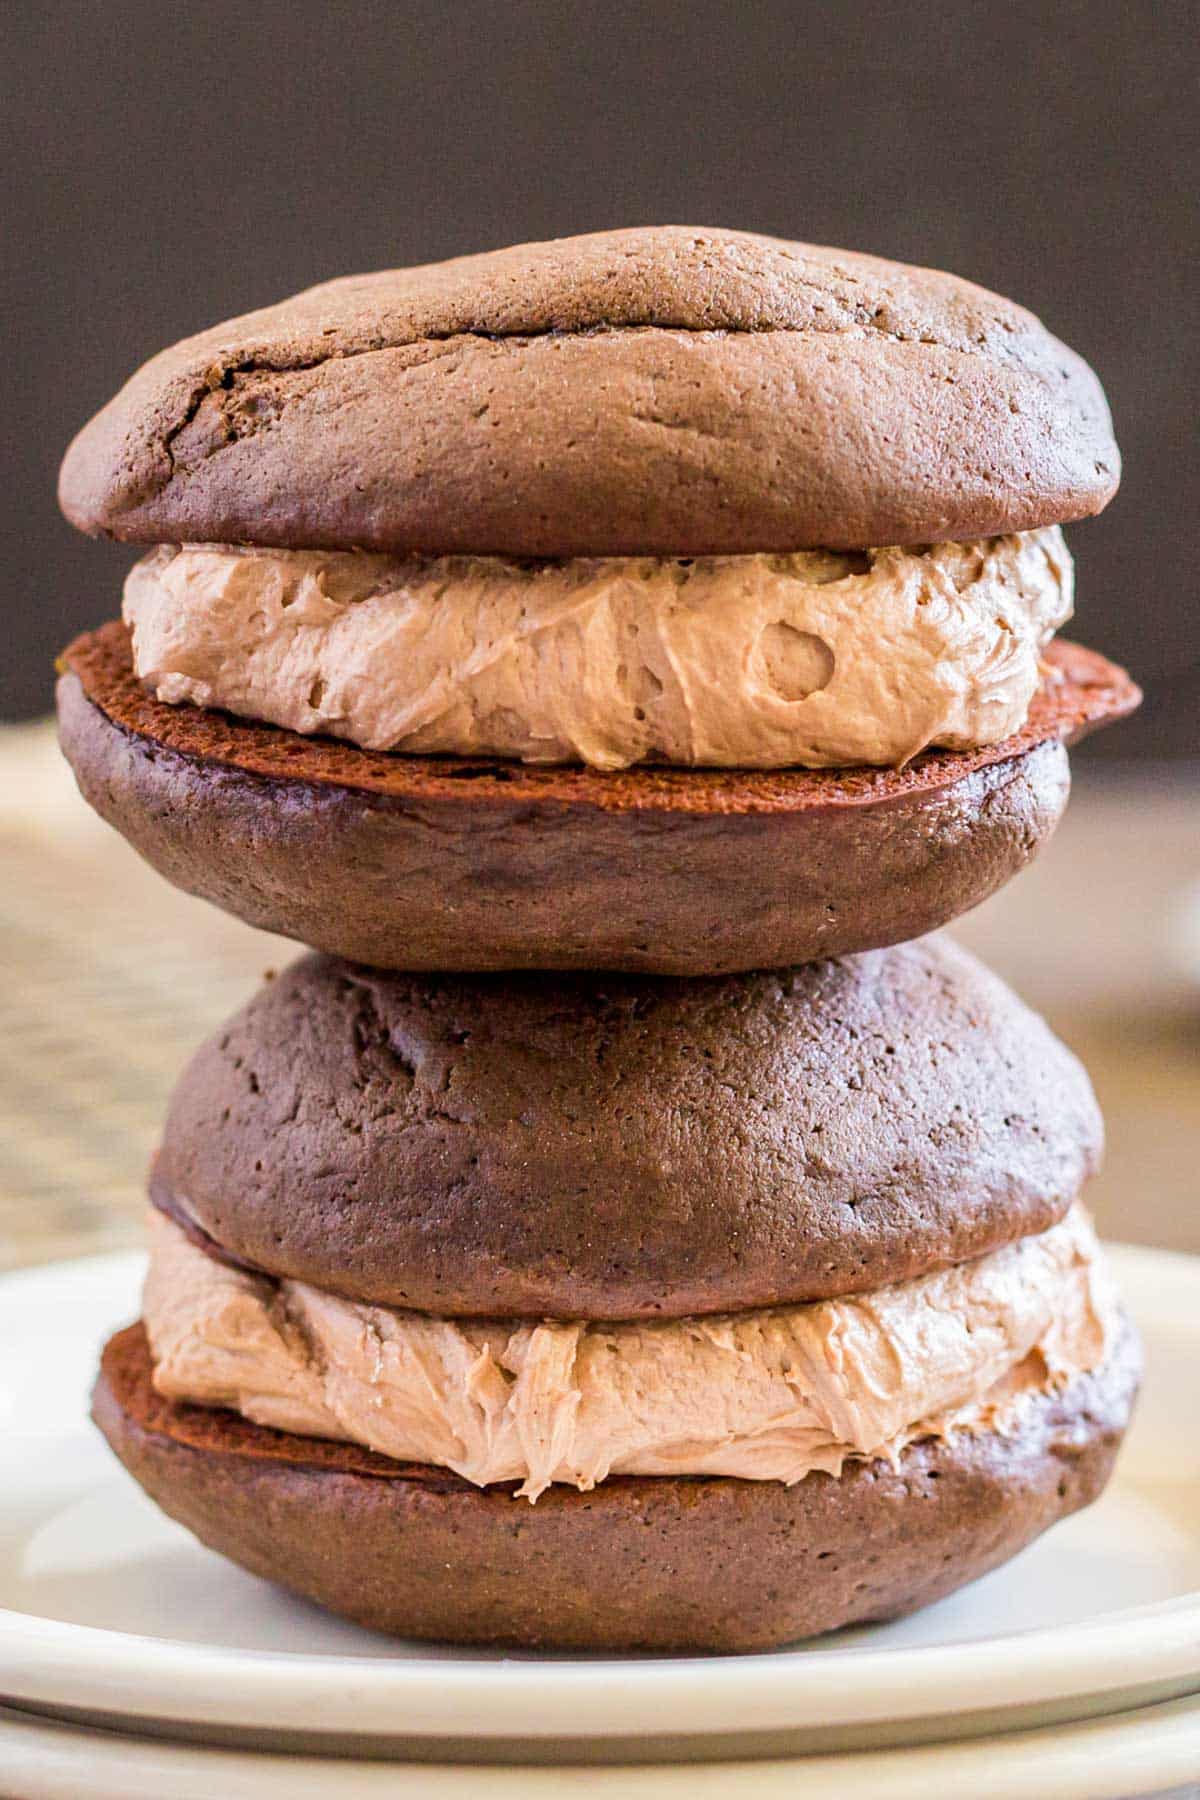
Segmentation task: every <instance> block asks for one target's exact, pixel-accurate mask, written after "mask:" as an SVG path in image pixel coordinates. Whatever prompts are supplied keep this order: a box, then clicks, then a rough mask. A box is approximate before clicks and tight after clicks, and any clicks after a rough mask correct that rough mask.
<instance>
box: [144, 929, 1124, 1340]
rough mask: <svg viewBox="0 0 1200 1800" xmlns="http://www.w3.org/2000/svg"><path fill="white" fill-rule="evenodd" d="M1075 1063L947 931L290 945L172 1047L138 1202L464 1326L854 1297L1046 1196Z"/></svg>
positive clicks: (973, 1240)
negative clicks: (803, 940)
mask: <svg viewBox="0 0 1200 1800" xmlns="http://www.w3.org/2000/svg"><path fill="white" fill-rule="evenodd" d="M1100 1147H1101V1126H1100V1118H1099V1114H1098V1112H1097V1110H1096V1103H1095V1100H1094V1098H1093V1096H1092V1091H1091V1087H1090V1085H1089V1083H1088V1079H1087V1076H1086V1075H1085V1073H1084V1071H1083V1070H1082V1068H1081V1067H1080V1065H1079V1064H1078V1062H1076V1060H1075V1058H1074V1057H1073V1056H1072V1055H1071V1054H1070V1052H1069V1051H1068V1050H1066V1049H1065V1048H1064V1047H1063V1045H1062V1044H1060V1043H1059V1042H1058V1041H1057V1040H1056V1039H1055V1038H1054V1037H1053V1036H1052V1035H1051V1033H1050V1032H1049V1031H1048V1030H1047V1028H1046V1026H1045V1025H1044V1024H1043V1023H1042V1021H1041V1020H1040V1019H1039V1018H1037V1017H1036V1016H1035V1014H1033V1013H1031V1012H1030V1011H1029V1010H1028V1009H1027V1008H1026V1007H1024V1006H1022V1005H1021V1003H1020V1002H1019V1001H1018V1000H1017V999H1016V998H1015V996H1014V995H1013V994H1011V993H1010V992H1009V990H1008V989H1007V988H1006V987H1005V986H1004V984H1003V983H1002V982H1000V981H998V980H997V979H996V977H995V976H993V975H991V974H989V973H988V972H987V970H985V969H984V968H982V967H981V965H980V964H979V963H978V962H976V961H975V960H974V959H973V958H972V957H970V956H968V955H967V954H966V953H965V952H964V951H962V950H959V949H958V948H957V947H956V946H954V945H952V944H950V943H948V942H946V941H944V940H936V939H934V940H929V941H927V942H924V943H916V944H907V945H904V946H902V947H900V948H896V949H892V950H887V951H877V952H875V953H873V954H869V955H865V956H860V957H854V958H850V959H847V960H846V961H843V962H826V963H814V964H810V965H808V966H806V967H804V968H800V969H791V970H782V971H778V972H771V973H764V974H756V975H741V976H728V977H725V978H723V979H711V978H710V979H703V980H695V981H680V980H669V979H658V980H654V979H649V978H640V979H633V978H629V977H624V978H622V977H620V976H602V975H581V976H550V975H528V976H514V975H508V976H492V977H487V976H477V977H474V978H468V977H462V976H457V977H456V976H441V977H429V976H411V975H408V976H406V975H396V974H393V975H387V974H383V973H381V972H377V971H374V970H371V969H367V968H362V967H356V966H351V965H349V964H346V963H340V962H336V961H333V960H332V959H330V958H327V957H308V958H305V959H304V960H302V961H301V962H298V963H296V964H294V965H293V966H292V967H291V968H290V969H288V970H287V971H286V973H285V974H283V975H282V976H280V977H279V978H277V979H276V980H274V981H271V982H269V983H268V984H267V985H266V986H265V987H264V988H263V989H262V990H261V991H260V992H259V994H258V995H257V996H256V997H255V998H254V999H253V1000H252V1001H251V1002H250V1004H249V1005H248V1006H247V1007H246V1008H245V1010H244V1011H243V1012H241V1013H240V1014H238V1015H237V1017H235V1018H234V1019H232V1020H231V1021H230V1022H229V1024H228V1025H227V1026H226V1027H225V1028H224V1030H222V1031H221V1032H219V1033H218V1034H217V1035H216V1036H215V1037H214V1038H212V1039H211V1040H210V1041H209V1043H207V1044H206V1045H205V1046H204V1047H203V1048H202V1049H201V1050H200V1051H198V1052H197V1054H196V1056H195V1058H194V1059H193V1061H192V1062H191V1064H190V1066H189V1067H188V1068H187V1069H186V1070H185V1072H184V1074H183V1076H182V1077H181V1079H180V1081H179V1084H178V1086H177V1088H176V1090H175V1094H174V1097H173V1099H172V1102H171V1106H170V1110H169V1112H168V1115H167V1120H166V1125H165V1128H164V1133H163V1141H162V1148H161V1150H160V1152H159V1155H158V1159H157V1162H156V1165H155V1168H154V1170H153V1173H152V1178H151V1197H152V1198H153V1200H154V1201H155V1203H156V1204H157V1205H158V1206H159V1207H160V1208H161V1209H162V1210H163V1211H164V1212H166V1213H168V1214H169V1215H170V1216H171V1217H173V1218H174V1219H176V1220H177V1221H178V1222H180V1223H181V1224H183V1225H185V1226H187V1227H189V1228H194V1229H196V1230H198V1231H199V1232H200V1233H202V1234H203V1235H204V1237H206V1238H208V1239H210V1240H215V1242H216V1243H217V1244H218V1245H220V1246H221V1247H222V1248H223V1249H224V1250H226V1251H227V1252H229V1253H231V1254H232V1255H233V1256H234V1257H235V1258H236V1259H238V1260H240V1261H242V1262H245V1263H247V1264H249V1265H250V1266H251V1267H253V1268H256V1269H259V1270H261V1271H263V1272H265V1273H267V1274H270V1275H274V1276H291V1277H294V1278H296V1279H298V1280H302V1281H307V1282H311V1283H313V1284H315V1285H316V1286H318V1287H321V1288H325V1289H329V1290H332V1291H334V1292H337V1293H341V1294H346V1295H349V1296H350V1297H352V1298H354V1299H361V1300H370V1301H375V1302H379V1303H382V1304H385V1305H390V1306H402V1307H414V1308H417V1309H419V1310H421V1311H423V1312H431V1313H449V1314H453V1315H461V1316H475V1317H479V1316H483V1317H487V1316H504V1317H514V1316H515V1317H530V1318H538V1317H543V1316H550V1317H557V1318H570V1319H632V1318H678V1317H680V1316H683V1315H685V1314H692V1313H714V1312H723V1311H727V1310H731V1309H734V1308H744V1307H760V1306H772V1305H777V1304H780V1303H783V1302H801V1301H808V1300H817V1299H823V1298H826V1297H829V1296H832V1295H837V1294H846V1293H855V1292H859V1291H862V1290H863V1289H868V1288H874V1287H879V1286H881V1285H883V1284H885V1283H887V1282H895V1281H904V1280H908V1279H910V1278H912V1277H914V1276H917V1275H923V1274H926V1273H928V1272H929V1271H931V1270H936V1269H941V1268H945V1267H946V1266H947V1265H949V1264H953V1263H961V1262H965V1261H967V1260H968V1259H969V1258H972V1257H976V1256H979V1255H981V1254H982V1253H984V1252H985V1251H988V1250H993V1249H996V1248H997V1247H998V1246H1000V1245H1002V1244H1006V1243H1009V1242H1010V1241H1011V1240H1012V1239H1013V1238H1017V1237H1021V1236H1024V1235H1025V1234H1027V1233H1030V1232H1040V1231H1044V1230H1045V1229H1046V1228H1047V1227H1048V1226H1050V1225H1052V1224H1054V1222H1055V1221H1056V1220H1057V1219H1059V1218H1061V1217H1062V1215H1063V1214H1064V1213H1065V1212H1066V1211H1067V1209H1068V1208H1069V1207H1070V1206H1071V1204H1072V1202H1073V1201H1074V1200H1075V1198H1076V1196H1077V1195H1078V1193H1079V1191H1080V1189H1081V1187H1082V1186H1083V1183H1084V1182H1085V1180H1086V1179H1087V1177H1088V1175H1089V1174H1090V1173H1091V1172H1092V1170H1093V1169H1094V1168H1095V1166H1096V1163H1097V1162H1098V1160H1099V1154H1100Z"/></svg>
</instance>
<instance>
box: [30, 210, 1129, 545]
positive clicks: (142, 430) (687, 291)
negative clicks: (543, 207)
mask: <svg viewBox="0 0 1200 1800" xmlns="http://www.w3.org/2000/svg"><path fill="white" fill-rule="evenodd" d="M1119 471H1120V464H1119V459H1118V454H1117V449H1116V445H1115V444H1114V442H1113V438H1112V429H1111V424H1110V421H1109V415H1108V409H1107V406H1106V403H1105V400H1104V395H1103V391H1102V389H1101V387H1100V384H1099V382H1098V381H1097V380H1096V378H1095V376H1094V375H1093V373H1092V371H1091V370H1090V369H1089V368H1088V366H1087V364H1086V363H1085V362H1083V361H1082V359H1081V358H1080V357H1078V356H1077V355H1075V353H1074V352H1073V351H1071V350H1069V349H1068V348H1067V347H1066V345H1064V344H1062V343H1060V342H1059V341H1058V340H1057V339H1056V338H1054V337H1052V336H1051V335H1050V333H1049V332H1048V331H1046V329H1045V328H1044V326H1042V325H1041V324H1040V323H1039V321H1038V320H1037V319H1035V318H1034V317H1033V315H1032V314H1031V313H1028V312H1026V311H1025V310H1024V309H1023V308H1021V307H1018V306H1014V305H1013V304H1012V302H1011V301H1008V300H1004V299H1002V298H1001V297H1000V296H998V295H996V294H991V293H988V292H987V291H986V290H985V289H983V288H979V287H975V286H974V285H972V284H971V283H970V282H966V281H962V280H959V279H957V278H956V277H954V276H952V275H946V274H942V273H940V272H938V271H936V270H930V269H919V268H913V267H910V266H908V265H905V264H901V263H895V262H889V261H886V260H885V259H883V258H881V257H872V256H863V255H858V254H855V253H853V252H850V251H842V250H833V249H827V248H822V247H819V246H815V245H811V244H796V243H787V242H784V241H783V240H781V239H777V238H767V237H759V236H755V235H754V234H752V233H749V232H738V231H719V230H701V229H692V228H687V227H682V226H678V227H676V226H665V227H649V228H641V229H633V230H625V231H612V232H602V233H598V234H595V235H593V236H586V237H577V238H564V239H561V240H558V241H554V242H550V243H540V244H522V245H517V246H515V247H513V248H510V249H505V250H497V251H492V252H489V253H486V254H484V255H479V256H467V257H459V258H457V259H455V260H454V261H451V262H445V263H434V264H430V265H428V266H425V267H420V268H411V269H394V270H385V271H383V272H381V273H378V274H373V275H360V276H347V277H345V278H343V279H341V280H338V281H332V282H328V283H326V284H325V285H323V286H321V287H316V288H310V289H309V290H308V291H307V292H305V293H302V294H298V295H296V296H295V297H294V298H292V299H290V300H285V301H283V302H282V303H281V304H280V305H278V306H272V307H267V308H265V309H264V310H262V311H260V312H255V313H249V314H247V315H245V316H244V317H242V318H239V319H232V320H229V321H228V322H227V323H225V324H221V325H217V326H215V327H214V328H213V329H212V330H210V331H206V332H202V333H201V334H200V335H199V336H197V337H193V338H189V339H186V340H185V341H184V342H182V343H180V344H176V345H175V346H173V347H172V348H171V349H169V350H165V351H163V352H162V353H161V354H160V355H159V356H156V357H155V358H153V360H152V361H150V362H148V363H147V364H145V366H144V367H143V368H142V369H140V370H139V371H138V372H137V374H135V375H134V376H133V378H132V379H131V380H130V381H129V382H128V383H127V385H126V386H125V387H124V388H123V389H122V390H121V392H120V393H119V394H118V395H117V396H116V397H115V399H113V400H112V401H111V402H110V403H109V405H108V406H107V407H105V409H104V410H103V411H102V412H101V413H99V414H98V415H97V417H96V418H95V419H93V420H92V422H91V423H90V424H89V425H88V426H86V427H85V429H84V430H83V431H82V432H81V433H80V435H79V437H78V438H77V439H76V440H75V442H74V444H73V445H72V446H71V448H70V450H69V452H68V454H67V458H66V461H65V463H64V465H63V471H62V477H61V482H60V500H61V504H62V507H63V510H64V511H65V513H66V515H67V517H68V518H69V519H70V520H71V521H72V523H74V524H76V525H78V526H79V527H80V528H81V529H82V530H84V531H89V532H93V533H96V534H104V535H107V536H110V537H116V538H122V539H126V540H129V541H131V542H136V543H158V542H168V543H179V542H204V543H243V542H245V543H256V544H265V545H275V546H279V547H282V548H320V549H333V548H339V547H341V548H346V549H352V548H355V547H358V548H362V549H372V550H394V551H416V552H419V553H422V554H430V555H438V554H445V553H450V552H459V551H465V552H468V553H469V552H481V553H488V552H491V553H496V554H507V555H517V556H622V555H663V556H672V555H703V554H722V553H727V552H734V553H737V552H746V551H754V550H780V551H786V550H800V549H806V548H816V547H821V546H829V547H831V548H836V549H866V548H868V547H869V546H870V545H873V544H915V543H930V542H940V541H943V540H946V539H950V538H975V537H991V536H997V535H1000V534H1002V533H1005V532H1010V531H1028V530H1031V529H1033V528H1035V527H1037V526H1041V525H1051V524H1061V523H1065V522H1068V521H1070V520H1072V519H1079V518H1083V517H1086V516H1088V515H1090V514H1092V513H1096V512H1099V511H1100V509H1101V508H1102V507H1103V506H1104V505H1105V504H1106V502H1107V501H1108V500H1109V499H1110V498H1111V496H1112V494H1113V492H1114V491H1115V488H1116V485H1117V481H1118V478H1119Z"/></svg>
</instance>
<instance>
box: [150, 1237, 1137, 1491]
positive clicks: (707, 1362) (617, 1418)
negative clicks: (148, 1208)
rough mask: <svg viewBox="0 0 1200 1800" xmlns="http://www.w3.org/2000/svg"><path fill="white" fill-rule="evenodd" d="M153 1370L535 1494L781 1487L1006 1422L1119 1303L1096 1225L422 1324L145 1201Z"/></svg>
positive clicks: (1097, 1333) (178, 1393) (1097, 1334)
mask: <svg viewBox="0 0 1200 1800" xmlns="http://www.w3.org/2000/svg"><path fill="white" fill-rule="evenodd" d="M150 1230H151V1252H150V1265H149V1270H148V1273H147V1277H146V1286H145V1298H144V1311H145V1321H146V1329H147V1332H148V1334H149V1339H150V1346H151V1353H152V1356H153V1361H154V1384H155V1387H156V1388H157V1389H158V1391H159V1392H160V1393H161V1394H163V1395H165V1396H167V1397H168V1398H170V1399H174V1400H186V1401H192V1402H195V1403H198V1404H200V1405H206V1406H219V1407H228V1408H232V1409H233V1410H235V1411H237V1412H239V1413H241V1414H242V1415H243V1416H244V1417H246V1418H248V1419H251V1420H254V1421H255V1422H257V1423H259V1424H262V1425H269V1426H274V1427H275V1428H277V1429H279V1430H282V1431H291V1432H299V1433H302V1434H305V1435H308V1436H313V1437H323V1438H335V1439H341V1440H345V1441H348V1442H351V1443H356V1444H363V1445H366V1446H367V1447H369V1448H370V1449H372V1450H376V1451H379V1452H380V1453H382V1454H383V1455H385V1456H389V1457H394V1458H395V1459H397V1460H398V1461H403V1462H422V1463H432V1464H435V1465H437V1466H439V1467H442V1468H448V1469H453V1470H454V1471H455V1472H456V1473H457V1474H459V1475H461V1476H463V1477H465V1478H466V1479H467V1480H468V1481H472V1482H475V1483H477V1484H478V1485H479V1486H485V1485H487V1484H489V1483H493V1482H517V1483H519V1484H520V1485H519V1487H518V1489H517V1492H518V1493H520V1494H522V1495H525V1496H527V1497H528V1498H529V1499H530V1500H535V1499H536V1498H537V1496H538V1495H539V1494H541V1493H542V1492H544V1490H545V1489H546V1488H547V1487H548V1486H549V1485H550V1484H551V1483H553V1482H561V1483H566V1484H569V1485H573V1486H574V1487H577V1488H580V1489H587V1488H591V1487H593V1486H594V1485H595V1484H596V1483H597V1482H599V1481H603V1480H604V1479H605V1477H606V1476H608V1475H611V1474H637V1475H733V1476H740V1477H742V1478H743V1479H747V1480H756V1481H766V1480H776V1481H783V1482H786V1483H792V1482H796V1481H799V1480H801V1479H803V1477H804V1476H806V1475H808V1474H810V1473H812V1472H813V1471H814V1470H825V1471H827V1472H829V1473H830V1474H834V1475H836V1474H838V1473H840V1471H841V1469H842V1466H843V1464H844V1463H845V1462H846V1461H847V1460H848V1459H851V1458H870V1457H877V1456H882V1457H887V1458H890V1459H892V1460H894V1459H895V1458H896V1457H897V1456H898V1455H899V1453H900V1452H901V1451H902V1450H903V1448H904V1447H905V1445H906V1444H909V1443H911V1442H913V1441H914V1440H915V1439H917V1438H922V1437H929V1436H945V1435H948V1434H949V1433H951V1432H954V1431H958V1430H985V1429H991V1430H999V1431H1004V1430H1006V1429H1008V1428H1010V1426H1011V1424H1012V1423H1013V1422H1014V1421H1015V1420H1016V1419H1017V1418H1019V1416H1020V1412H1021V1409H1022V1407H1023V1406H1024V1404H1025V1403H1026V1401H1027V1400H1028V1398H1029V1396H1030V1395H1032V1394H1035V1393H1038V1392H1042V1391H1045V1390H1046V1389H1047V1388H1048V1387H1053V1386H1058V1385H1061V1384H1063V1383H1065V1382H1066V1381H1068V1380H1069V1379H1070V1378H1071V1377H1072V1376H1074V1375H1077V1374H1081V1373H1084V1372H1085V1371H1087V1370H1089V1369H1093V1368H1096V1367H1097V1366H1098V1365H1099V1364H1100V1363H1101V1362H1102V1361H1103V1360H1104V1356H1105V1352H1106V1348H1107V1345H1108V1343H1109V1340H1110V1337H1111V1334H1112V1332H1113V1329H1114V1326H1115V1318H1116V1311H1115V1299H1114V1297H1113V1293H1112V1290H1111V1287H1110V1285H1109V1281H1108V1277H1107V1273H1106V1271H1105V1268H1104V1265H1103V1261H1102V1259H1101V1258H1100V1255H1099V1250H1098V1246H1097V1243H1096V1239H1095V1235H1094V1232H1093V1230H1092V1226H1091V1222H1090V1220H1089V1219H1088V1216H1087V1214H1086V1212H1085V1211H1084V1209H1083V1208H1082V1207H1081V1206H1079V1205H1076V1206H1075V1207H1074V1208H1073V1209H1072V1210H1071V1212H1070V1213H1068V1215H1067V1216H1066V1218H1065V1219H1063V1220H1062V1221H1061V1223H1059V1224H1058V1225H1055V1226H1053V1227H1052V1228H1051V1229H1050V1230H1049V1231H1046V1232H1044V1233H1042V1234H1041V1235H1040V1236H1038V1237H1029V1238H1024V1239H1022V1240H1020V1241H1019V1242H1017V1243H1015V1244H1009V1245H1007V1246H1005V1247H1004V1248H1003V1249H1001V1250H996V1251H993V1252H992V1253H991V1254H989V1255H987V1256H983V1257H980V1258H978V1259H977V1260H976V1261H973V1262H970V1263H964V1264H960V1265H958V1266H957V1267H954V1268H950V1269H943V1270H940V1271H938V1272H937V1273H935V1274H932V1275H925V1276H921V1277H919V1278H918V1279H917V1280H915V1281H908V1282H904V1283H902V1284H899V1285H897V1286H893V1287H887V1288H881V1289H878V1290H877V1291H875V1292H873V1293H869V1294H861V1295H857V1296H854V1297H852V1298H843V1299H837V1300H822V1301H818V1302H815V1303H812V1304H809V1305H803V1306H787V1307H769V1308H763V1309H760V1310H756V1311H751V1312H741V1313H729V1314H725V1315H721V1316H714V1317H703V1318H699V1317H696V1318H684V1319H673V1320H662V1321H654V1322H650V1323H644V1322H629V1323H620V1324H596V1323H588V1324H583V1323H579V1322H558V1321H545V1322H541V1323H529V1322H519V1323H514V1322H513V1321H494V1322H488V1321H475V1320H456V1319H444V1318H433V1317H429V1316H427V1315H424V1314H421V1313H415V1312H408V1311H402V1310H400V1309H398V1308H393V1307H384V1306H371V1305H365V1304H361V1303H358V1302H354V1301H349V1300H344V1299H341V1298H339V1297H338V1296H335V1295H333V1294H328V1293H325V1292H323V1291H322V1290H321V1289H319V1288H315V1287H312V1286H310V1285H308V1284H307V1283H305V1282H300V1281H288V1280H285V1281H275V1280H273V1279H271V1278H270V1277H267V1276H263V1275H256V1274H251V1273H248V1272H246V1271H244V1270H241V1269H236V1268H233V1267H231V1266H229V1265H228V1264H225V1263H222V1262H219V1261H217V1260H216V1259H215V1258H213V1257H211V1256H208V1255H206V1254H205V1253H204V1251H202V1250H200V1249H198V1248H197V1247H196V1245H195V1244H193V1243H191V1242H190V1241H189V1240H188V1238H187V1237H186V1236H185V1235H184V1233H183V1232H182V1231H181V1230H180V1229H179V1227H178V1226H177V1225H176V1224H174V1223H173V1222H172V1221H171V1220H170V1219H168V1218H166V1217H165V1216H163V1215H162V1214H160V1213H154V1214H152V1215H151V1222H150Z"/></svg>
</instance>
